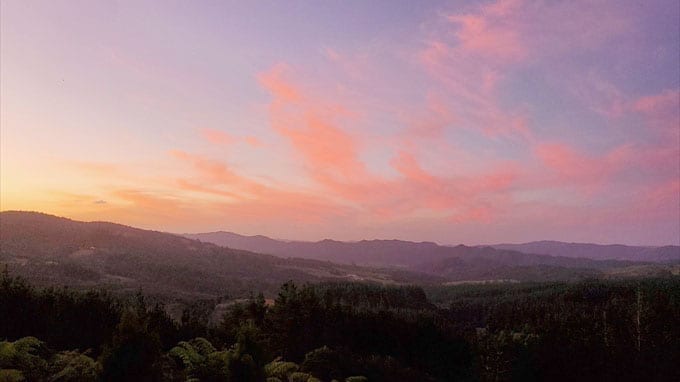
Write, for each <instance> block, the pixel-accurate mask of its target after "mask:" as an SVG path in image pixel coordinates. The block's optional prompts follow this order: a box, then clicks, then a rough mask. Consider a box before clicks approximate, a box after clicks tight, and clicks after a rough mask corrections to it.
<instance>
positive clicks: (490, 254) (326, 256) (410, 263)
mask: <svg viewBox="0 0 680 382" xmlns="http://www.w3.org/2000/svg"><path fill="white" fill-rule="evenodd" d="M184 236H186V237H189V238H193V239H198V240H201V241H204V242H210V243H214V244H217V245H223V246H227V247H231V248H238V249H247V250H251V251H256V252H262V253H268V254H271V255H276V256H282V257H289V256H295V257H301V258H309V259H316V260H325V261H331V262H334V263H342V264H357V265H362V266H379V267H397V268H400V269H407V270H411V271H418V272H427V273H429V274H432V275H437V276H439V277H443V278H445V279H446V280H447V281H466V280H468V281H479V280H507V279H511V280H571V279H579V278H587V277H599V276H605V274H621V275H624V274H631V273H630V272H629V273H626V272H618V273H616V272H605V271H606V270H611V269H617V270H622V269H626V268H627V267H630V266H640V265H642V263H637V262H631V261H621V260H594V259H588V258H576V257H567V256H550V255H542V254H534V253H524V252H520V251H515V250H506V249H497V248H492V247H488V246H487V247H481V246H479V247H470V246H465V245H459V246H455V247H453V246H441V245H437V244H435V243H431V242H410V241H403V240H362V241H357V242H341V241H335V240H328V239H326V240H321V241H318V242H303V241H284V240H275V239H271V238H268V237H266V236H242V235H238V234H235V233H231V232H212V233H200V234H187V235H184ZM662 268H663V267H662ZM664 272H665V273H669V272H670V271H668V270H665V269H662V270H661V273H664Z"/></svg>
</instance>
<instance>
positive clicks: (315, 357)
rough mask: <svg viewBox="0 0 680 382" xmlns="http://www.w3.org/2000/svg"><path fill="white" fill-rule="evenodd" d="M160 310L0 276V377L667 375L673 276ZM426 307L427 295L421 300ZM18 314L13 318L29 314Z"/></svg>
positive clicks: (676, 330) (678, 293)
mask: <svg viewBox="0 0 680 382" xmlns="http://www.w3.org/2000/svg"><path fill="white" fill-rule="evenodd" d="M215 303H216V301H210V300H205V301H194V302H193V303H192V304H188V305H187V306H186V308H185V309H184V311H183V312H182V315H181V318H180V319H179V320H177V321H174V320H172V319H171V318H170V317H169V316H168V315H167V313H166V311H165V309H164V307H163V305H160V304H156V303H153V302H152V301H151V300H149V299H148V298H145V296H144V295H142V294H137V295H132V296H130V297H128V298H121V297H112V296H111V295H109V294H108V293H106V292H97V291H92V292H76V291H72V290H67V289H35V288H33V287H31V286H29V285H27V284H26V283H25V282H24V281H22V280H20V279H17V278H14V277H12V276H11V275H8V274H6V273H5V274H3V275H2V279H1V280H0V306H2V307H3V314H2V315H0V338H2V339H4V340H3V342H0V369H1V370H0V380H4V381H7V380H10V381H19V380H22V378H25V379H26V380H30V381H48V380H49V381H76V380H77V381H99V380H102V381H140V380H145V381H185V380H200V381H239V382H248V381H264V380H265V379H266V381H268V382H278V381H305V382H314V381H332V380H337V381H343V380H344V381H354V382H356V381H390V382H392V381H405V382H407V381H456V380H461V381H510V380H515V381H532V380H536V381H539V380H540V381H545V380H551V381H574V380H579V381H602V380H611V381H614V380H616V381H647V380H649V381H652V380H654V381H676V380H678V378H680V373H679V371H678V370H679V369H678V368H677V365H678V363H679V362H680V353H679V352H678V351H677V350H678V349H677V344H678V341H679V340H680V280H679V279H677V278H673V279H663V280H654V279H649V280H637V281H607V282H600V281H593V282H582V283H577V284H564V283H547V284H536V283H533V284H512V285H509V284H503V285H475V286H471V285H465V286H451V287H437V288H429V289H427V290H423V289H421V288H419V287H381V286H377V285H368V284H356V283H341V284H337V283H325V284H317V285H302V286H300V285H295V284H292V283H286V284H284V285H282V286H281V288H280V290H279V293H278V295H277V297H276V299H275V300H274V301H273V302H272V303H271V304H269V303H267V302H266V301H265V299H264V298H263V297H262V295H259V296H257V297H253V298H251V299H249V300H246V301H243V302H241V303H237V304H233V305H231V306H230V307H229V308H228V309H227V310H226V312H224V314H222V315H221V317H220V319H219V320H218V321H216V322H214V323H211V322H210V320H209V316H210V313H211V311H212V309H213V308H214V306H215ZM435 303H436V304H435ZM29 317H30V319H27V318H29Z"/></svg>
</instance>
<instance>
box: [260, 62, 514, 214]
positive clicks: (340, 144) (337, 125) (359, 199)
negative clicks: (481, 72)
mask: <svg viewBox="0 0 680 382" xmlns="http://www.w3.org/2000/svg"><path fill="white" fill-rule="evenodd" d="M263 77H265V78H267V79H268V80H267V81H265V82H261V83H262V84H263V86H264V87H265V88H266V89H268V90H269V91H270V93H271V95H272V103H271V104H270V118H271V121H272V127H273V128H274V130H275V131H276V132H278V133H279V134H280V135H281V136H283V137H285V138H287V139H288V140H289V142H290V143H291V146H292V147H293V148H294V149H295V152H296V155H298V158H299V159H300V160H301V161H302V162H303V163H304V165H305V167H306V169H307V171H308V174H309V176H310V178H311V179H313V180H314V181H315V182H316V183H317V184H318V185H319V186H321V187H323V188H324V189H325V190H326V192H328V193H330V194H331V195H334V196H336V197H338V198H340V200H342V201H344V202H345V203H351V204H352V205H355V206H357V207H358V208H360V210H361V211H364V213H367V214H371V215H373V216H375V217H379V218H381V219H388V220H389V219H393V218H395V217H397V216H400V217H404V216H409V215H412V214H417V213H418V211H423V210H429V211H432V212H437V213H440V214H441V213H444V214H448V215H452V216H465V217H466V218H469V219H473V218H474V219H477V218H482V216H483V218H484V219H488V217H489V216H491V212H490V211H491V210H492V207H487V206H486V205H485V206H484V208H483V209H484V210H485V211H487V212H488V213H484V214H481V213H480V212H479V211H482V206H481V205H476V204H478V203H483V199H494V198H495V197H494V196H493V195H492V194H495V193H499V192H503V191H504V190H506V189H507V187H508V185H509V184H510V183H512V182H513V181H514V172H513V171H510V170H507V169H504V171H505V170H507V171H506V172H503V173H498V172H495V171H494V172H492V173H483V174H479V175H474V176H470V177H467V178H466V177H450V178H447V177H441V176H437V175H434V174H432V173H430V172H428V171H426V170H425V169H424V168H423V167H422V166H421V164H420V163H419V161H418V160H417V158H416V157H415V156H414V155H413V154H412V153H409V152H407V151H403V150H402V151H399V152H398V154H397V156H396V157H394V158H393V159H392V160H391V162H390V164H391V165H392V166H393V168H394V169H395V170H397V172H398V174H399V175H400V177H398V178H390V177H385V176H383V175H378V174H375V173H372V172H371V171H369V170H368V168H367V167H366V165H365V164H364V163H363V161H362V160H360V156H361V155H360V150H361V149H362V148H363V147H366V145H367V143H366V142H362V141H361V140H360V139H359V137H358V136H356V135H353V134H350V133H349V132H348V131H347V130H346V129H345V128H344V127H343V124H342V121H343V119H344V117H345V116H347V115H352V114H353V113H352V112H351V111H348V110H347V109H346V108H344V107H342V106H337V105H336V106H332V105H328V104H325V103H323V102H321V101H319V99H320V97H314V96H311V95H307V94H306V93H307V92H305V91H304V90H303V89H302V88H301V87H300V86H299V85H294V84H293V83H292V82H290V80H288V79H286V78H285V77H284V75H283V73H282V72H280V71H279V70H276V69H275V70H274V71H273V72H268V73H266V74H262V75H260V78H263ZM281 88H285V89H290V91H291V92H294V93H295V94H296V95H297V97H296V98H295V99H291V98H290V97H288V96H287V95H286V94H285V93H284V94H281V92H280V91H279V89H281ZM427 109H428V113H426V115H427V118H430V119H427V118H425V119H424V122H425V123H424V124H423V125H415V129H421V130H422V129H425V130H435V133H436V130H439V129H441V128H442V127H441V126H442V125H444V124H446V123H449V122H450V121H453V120H454V118H453V116H452V114H451V113H450V111H449V110H448V108H447V107H446V106H444V105H443V104H442V103H441V102H439V101H438V100H437V99H435V98H431V99H429V100H428V103H427ZM408 146H409V145H406V147H408ZM484 203H486V202H484ZM470 211H477V212H475V213H471V212H470Z"/></svg>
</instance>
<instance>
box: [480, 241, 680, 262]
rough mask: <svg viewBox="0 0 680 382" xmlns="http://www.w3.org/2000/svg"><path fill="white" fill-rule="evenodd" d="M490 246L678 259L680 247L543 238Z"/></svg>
mask: <svg viewBox="0 0 680 382" xmlns="http://www.w3.org/2000/svg"><path fill="white" fill-rule="evenodd" d="M491 247H494V248H496V249H507V250H512V251H519V252H524V253H540V254H544V255H551V256H564V257H585V258H589V259H593V260H631V261H647V262H677V261H680V247H679V246H677V245H667V246H662V247H651V246H649V247H643V246H628V245H621V244H610V245H601V244H584V243H564V242H561V241H550V240H544V241H533V242H530V243H524V244H495V245H491Z"/></svg>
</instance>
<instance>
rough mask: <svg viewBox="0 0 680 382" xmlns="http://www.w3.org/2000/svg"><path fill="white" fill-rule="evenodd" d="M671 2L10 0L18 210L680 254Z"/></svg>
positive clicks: (10, 204) (679, 41) (4, 145)
mask: <svg viewBox="0 0 680 382" xmlns="http://www.w3.org/2000/svg"><path fill="white" fill-rule="evenodd" d="M678 7H679V2H678V1H677V0H669V1H648V2H640V1H528V0H527V1H523V0H500V1H497V2H474V1H449V2H444V1H442V2H438V1H413V0H410V1H394V0H389V1H387V0H386V1H294V2H289V1H240V2H237V1H151V2H145V1H131V0H130V1H101V2H98V1H44V2H38V1H30V0H29V1H26V0H7V1H2V3H1V9H0V12H1V41H0V43H1V45H0V52H1V57H0V69H1V72H0V74H1V81H0V84H1V85H0V86H1V94H0V96H1V98H0V114H1V119H0V142H1V147H0V148H1V157H0V159H1V161H0V170H1V174H0V175H1V178H0V186H1V189H0V190H1V200H0V202H1V205H0V207H1V209H2V210H36V211H42V212H46V213H51V214H56V215H60V216H67V217H70V218H73V219H78V220H106V221H114V222H118V223H123V224H127V225H133V226H137V227H141V228H149V229H155V230H163V231H170V232H178V233H179V232H203V231H216V230H227V231H233V232H237V233H242V234H263V235H268V236H272V237H276V238H286V239H301V240H318V239H323V238H334V239H339V240H357V239H364V238H367V239H368V238H399V239H405V240H417V241H421V240H428V241H436V242H438V243H443V244H458V243H465V244H483V243H498V242H524V241H531V240H542V239H553V240H562V241H579V242H597V243H624V244H650V245H662V244H680V111H679V110H680V99H679V94H680V92H679V91H680V69H679V68H680V50H679V46H680V30H679V28H680V27H679V24H680V20H679V19H680V9H679V8H678Z"/></svg>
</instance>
